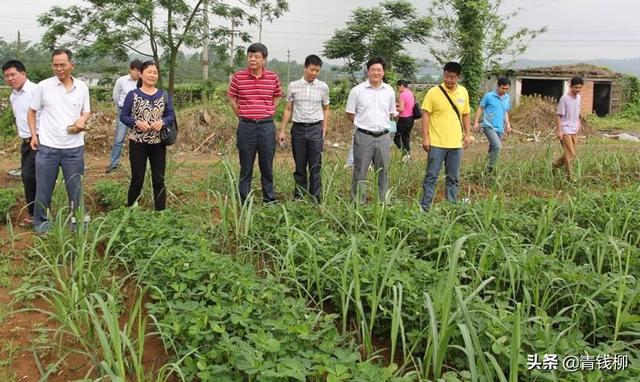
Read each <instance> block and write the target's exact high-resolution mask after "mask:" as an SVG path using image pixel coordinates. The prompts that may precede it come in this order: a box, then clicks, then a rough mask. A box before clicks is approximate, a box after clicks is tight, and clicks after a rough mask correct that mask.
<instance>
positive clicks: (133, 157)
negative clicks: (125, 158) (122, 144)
mask: <svg viewBox="0 0 640 382" xmlns="http://www.w3.org/2000/svg"><path fill="white" fill-rule="evenodd" d="M147 159H148V160H149V164H150V165H151V183H152V184H153V205H154V207H155V208H156V210H157V211H162V210H164V209H165V208H166V204H167V193H166V190H165V187H164V171H165V168H166V164H167V148H166V147H165V146H164V145H162V144H160V143H157V144H149V143H140V142H134V141H129V163H130V164H131V184H130V185H129V194H128V197H127V205H128V206H132V205H133V203H135V202H136V200H137V199H138V197H139V196H140V192H141V191H142V186H143V185H144V175H145V172H146V170H147Z"/></svg>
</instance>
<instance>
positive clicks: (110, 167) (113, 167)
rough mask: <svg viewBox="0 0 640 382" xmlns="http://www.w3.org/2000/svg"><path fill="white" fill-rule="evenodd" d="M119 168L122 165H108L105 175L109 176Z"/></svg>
mask: <svg viewBox="0 0 640 382" xmlns="http://www.w3.org/2000/svg"><path fill="white" fill-rule="evenodd" d="M118 167H120V165H119V164H110V165H108V166H107V168H106V169H105V170H104V173H105V174H108V173H110V172H112V171H115V170H116V169H117V168H118Z"/></svg>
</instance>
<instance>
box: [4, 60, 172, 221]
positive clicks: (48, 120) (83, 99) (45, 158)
mask: <svg viewBox="0 0 640 382" xmlns="http://www.w3.org/2000/svg"><path fill="white" fill-rule="evenodd" d="M51 62H52V68H53V72H54V76H53V77H51V78H48V79H45V80H42V81H41V82H39V83H38V84H37V85H36V84H34V83H33V82H31V81H29V79H28V78H27V71H26V68H25V66H24V64H23V63H22V62H20V61H18V60H10V61H7V62H6V63H4V65H3V66H2V72H3V75H4V80H5V82H6V83H7V85H9V86H10V87H11V88H12V92H11V95H10V97H9V99H10V102H11V107H12V109H13V114H14V116H15V121H16V126H17V128H18V135H19V137H20V139H22V144H21V146H20V152H21V177H22V182H23V185H24V194H25V199H26V202H27V211H28V214H29V215H28V216H27V217H26V218H25V219H24V220H23V221H22V225H33V227H34V229H35V231H36V232H37V233H46V232H48V231H49V229H50V225H51V224H50V221H49V208H50V206H51V199H52V195H53V192H54V188H55V184H56V181H57V178H58V172H59V170H60V169H62V175H63V177H64V184H65V186H66V190H67V197H68V200H69V206H70V208H71V210H72V211H77V210H78V209H79V208H80V207H82V203H83V200H82V178H83V176H84V170H85V159H84V134H85V130H86V129H85V125H86V122H87V120H88V119H89V117H90V115H91V107H90V97H89V88H88V87H87V86H86V84H85V83H84V82H82V81H81V80H79V79H77V78H75V77H74V76H73V75H72V71H73V69H74V67H75V63H74V60H73V54H72V53H71V51H69V50H67V49H54V50H53V52H52V55H51ZM157 80H158V68H157V66H156V64H155V63H154V62H153V61H147V62H144V63H140V62H139V61H134V62H132V63H131V73H130V80H128V81H124V80H123V81H119V82H118V86H117V88H119V90H118V91H117V92H114V101H115V102H116V105H117V106H118V107H119V109H118V121H119V123H118V127H117V131H116V138H115V140H116V143H115V144H114V146H117V145H119V146H118V147H114V153H113V154H112V161H111V163H110V165H109V167H107V172H110V171H113V170H114V169H115V168H117V166H118V160H119V157H120V153H121V151H122V145H123V143H124V139H125V138H124V137H125V136H126V133H127V130H128V131H129V160H130V164H131V184H130V186H129V193H128V205H133V204H134V203H135V202H136V200H137V199H138V197H139V196H140V192H141V190H142V185H143V183H144V175H145V170H146V162H147V160H148V161H149V162H150V163H151V172H152V181H153V190H154V203H155V207H156V209H159V210H161V209H164V208H165V204H166V202H165V200H166V194H165V186H164V168H165V158H166V148H165V146H164V145H162V144H161V143H160V131H161V129H162V128H163V127H164V126H167V125H169V124H171V123H173V121H174V119H175V114H174V112H173V106H172V104H171V97H170V96H168V95H167V94H165V93H164V92H163V91H162V90H160V89H158V88H156V86H155V84H156V81H157ZM116 95H117V97H115V96H116ZM81 219H82V221H81V223H82V224H86V223H87V222H88V215H86V214H85V215H84V216H82V217H81ZM77 224H78V222H77V221H76V216H73V217H72V219H71V225H72V228H74V227H75V226H76V225H77Z"/></svg>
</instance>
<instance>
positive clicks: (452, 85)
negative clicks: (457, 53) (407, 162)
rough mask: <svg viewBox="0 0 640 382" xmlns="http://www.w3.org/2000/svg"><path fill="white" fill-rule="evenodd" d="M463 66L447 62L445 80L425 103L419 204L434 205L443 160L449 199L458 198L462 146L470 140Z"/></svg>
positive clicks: (467, 99) (469, 121) (467, 96)
mask: <svg viewBox="0 0 640 382" xmlns="http://www.w3.org/2000/svg"><path fill="white" fill-rule="evenodd" d="M461 74H462V66H461V65H460V64H459V63H457V62H448V63H446V64H445V66H444V73H443V79H444V81H443V83H442V84H441V85H439V86H436V87H433V88H431V89H429V91H428V92H427V95H426V96H425V98H424V102H423V103H422V111H423V113H422V148H423V149H424V150H425V151H426V152H427V170H426V175H425V177H424V181H423V183H422V189H423V194H422V200H421V201H420V206H421V207H422V209H423V210H424V211H428V210H429V209H430V208H431V203H432V202H433V196H434V194H435V190H436V183H437V182H438V174H439V173H440V168H441V167H442V164H443V163H444V169H445V174H446V198H447V200H448V201H450V202H454V203H455V201H456V198H457V195H458V184H459V177H460V165H461V163H462V152H463V148H466V147H468V146H469V144H470V142H471V120H470V118H469V112H470V110H471V108H470V106H469V94H468V93H467V89H465V88H464V87H463V86H462V85H459V84H458V80H460V75H461Z"/></svg>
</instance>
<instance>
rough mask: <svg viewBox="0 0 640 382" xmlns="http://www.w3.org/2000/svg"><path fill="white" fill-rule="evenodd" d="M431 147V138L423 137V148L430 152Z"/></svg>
mask: <svg viewBox="0 0 640 382" xmlns="http://www.w3.org/2000/svg"><path fill="white" fill-rule="evenodd" d="M430 148H431V141H430V140H429V138H422V149H423V150H424V151H426V152H427V153H428V152H429V149H430Z"/></svg>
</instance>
